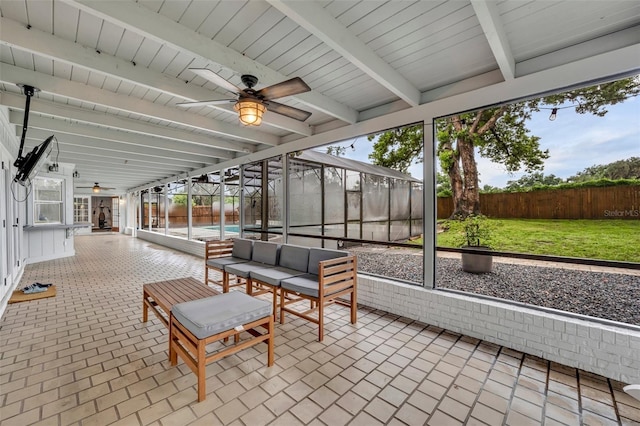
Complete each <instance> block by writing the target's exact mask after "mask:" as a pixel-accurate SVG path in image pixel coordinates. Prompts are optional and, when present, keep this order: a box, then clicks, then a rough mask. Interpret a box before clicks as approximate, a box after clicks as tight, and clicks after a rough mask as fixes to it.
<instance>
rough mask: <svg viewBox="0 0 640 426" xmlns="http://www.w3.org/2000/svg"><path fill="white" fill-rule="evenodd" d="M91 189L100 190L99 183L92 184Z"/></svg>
mask: <svg viewBox="0 0 640 426" xmlns="http://www.w3.org/2000/svg"><path fill="white" fill-rule="evenodd" d="M92 191H93V192H100V185H98V184H97V183H96V184H95V185H93V188H92Z"/></svg>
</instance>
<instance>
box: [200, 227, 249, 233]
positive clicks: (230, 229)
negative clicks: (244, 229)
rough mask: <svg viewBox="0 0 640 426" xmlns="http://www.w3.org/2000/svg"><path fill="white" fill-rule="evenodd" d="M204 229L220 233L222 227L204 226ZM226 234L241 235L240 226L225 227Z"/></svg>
mask: <svg viewBox="0 0 640 426" xmlns="http://www.w3.org/2000/svg"><path fill="white" fill-rule="evenodd" d="M203 228H204V229H211V230H214V231H219V230H220V225H215V226H203ZM224 232H236V233H239V232H240V225H225V226H224Z"/></svg>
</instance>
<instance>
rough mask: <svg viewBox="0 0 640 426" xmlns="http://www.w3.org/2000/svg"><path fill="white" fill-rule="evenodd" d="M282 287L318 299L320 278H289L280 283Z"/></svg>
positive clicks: (307, 276)
mask: <svg viewBox="0 0 640 426" xmlns="http://www.w3.org/2000/svg"><path fill="white" fill-rule="evenodd" d="M280 286H281V287H282V288H284V289H286V290H290V291H295V292H298V293H300V294H306V295H307V296H313V297H318V294H319V292H318V287H319V284H318V276H317V275H314V274H304V275H300V276H297V277H293V278H287V279H285V280H282V281H281V282H280Z"/></svg>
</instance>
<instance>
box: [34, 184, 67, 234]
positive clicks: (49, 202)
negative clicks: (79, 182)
mask: <svg viewBox="0 0 640 426" xmlns="http://www.w3.org/2000/svg"><path fill="white" fill-rule="evenodd" d="M44 181H54V182H57V183H58V184H59V188H60V192H59V195H60V197H59V198H60V199H59V200H38V199H37V198H36V197H37V196H38V184H39V183H42V182H44ZM64 184H65V180H64V179H58V178H48V177H47V178H43V177H36V178H35V179H34V180H33V182H32V185H33V192H32V194H33V198H32V199H33V204H32V207H33V209H32V210H33V214H32V220H33V225H34V226H43V225H52V224H62V223H65V222H64V214H65V208H64V207H65V203H64V200H65V189H64ZM39 205H58V206H59V208H60V220H48V219H47V220H41V219H39V218H38V216H37V214H38V206H39Z"/></svg>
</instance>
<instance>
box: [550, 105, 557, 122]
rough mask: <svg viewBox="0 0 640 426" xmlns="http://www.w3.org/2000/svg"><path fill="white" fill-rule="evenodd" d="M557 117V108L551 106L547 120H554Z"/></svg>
mask: <svg viewBox="0 0 640 426" xmlns="http://www.w3.org/2000/svg"><path fill="white" fill-rule="evenodd" d="M557 117H558V108H553V109H552V110H551V115H550V116H549V121H556V118H557Z"/></svg>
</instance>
